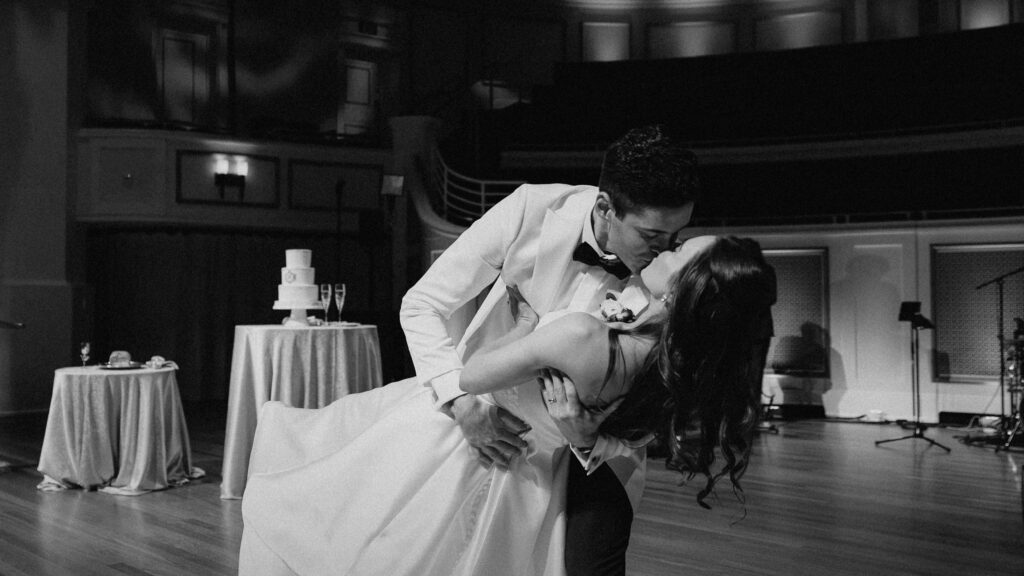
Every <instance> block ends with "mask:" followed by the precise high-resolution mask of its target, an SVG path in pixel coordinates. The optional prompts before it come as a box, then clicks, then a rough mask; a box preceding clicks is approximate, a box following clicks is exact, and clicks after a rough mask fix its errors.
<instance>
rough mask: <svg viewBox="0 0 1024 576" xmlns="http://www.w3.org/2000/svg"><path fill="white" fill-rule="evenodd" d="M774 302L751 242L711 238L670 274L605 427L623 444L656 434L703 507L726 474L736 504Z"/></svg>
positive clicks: (771, 282) (768, 270) (769, 273)
mask: <svg viewBox="0 0 1024 576" xmlns="http://www.w3.org/2000/svg"><path fill="white" fill-rule="evenodd" d="M774 302H775V272H774V269H773V268H772V267H771V266H770V265H769V264H768V263H767V262H766V261H765V259H764V255H763V254H762V253H761V248H760V246H759V245H758V244H757V242H755V241H754V240H751V239H749V238H736V237H719V238H717V239H715V241H714V242H713V243H712V244H710V245H709V246H708V247H707V248H706V249H704V250H703V251H701V252H700V253H699V254H698V255H696V256H695V257H694V258H693V260H691V261H690V262H689V263H687V265H686V266H685V267H684V268H683V269H682V270H680V271H679V273H678V274H677V275H676V277H675V281H674V283H673V285H672V287H671V290H670V291H669V296H668V299H667V301H666V304H667V318H666V319H665V321H664V323H663V324H662V325H661V331H660V336H659V338H658V340H657V343H656V344H655V346H654V348H653V349H652V350H651V352H650V353H649V354H648V356H647V359H646V361H645V364H644V367H643V369H642V370H641V371H640V372H639V373H638V374H637V376H636V377H635V378H634V380H633V384H632V386H631V387H630V390H629V392H628V393H627V395H626V399H625V400H624V401H623V403H622V405H620V406H619V408H618V409H617V410H616V411H615V412H613V413H612V414H610V415H609V417H608V419H607V420H605V422H604V423H603V425H602V428H601V430H602V432H605V433H608V434H611V435H614V436H618V437H620V438H623V439H625V440H627V441H629V440H639V439H640V438H641V437H643V436H649V435H650V434H651V433H652V432H653V433H654V434H655V435H657V436H658V437H660V438H661V440H662V441H663V442H664V443H665V444H666V445H667V447H668V451H669V456H668V459H667V461H666V465H667V466H668V468H670V469H673V470H676V471H678V472H680V473H681V474H683V476H684V478H685V479H690V478H692V477H693V476H695V475H696V474H698V473H699V474H703V475H704V476H705V477H706V479H707V482H706V484H705V486H704V487H703V489H702V490H701V491H700V492H699V493H698V496H697V501H698V503H699V504H700V505H701V506H703V507H705V508H707V507H709V506H708V505H707V503H705V501H704V500H705V498H706V497H707V496H708V495H709V494H711V493H712V491H713V490H714V487H715V483H716V482H717V481H718V480H719V479H720V478H722V477H723V476H728V478H729V480H730V482H731V484H732V487H733V490H734V492H735V493H736V494H737V497H739V498H740V499H741V500H742V489H741V488H740V484H739V480H740V478H741V477H742V476H743V473H744V472H745V471H746V469H747V464H748V463H749V461H750V447H751V439H752V436H753V433H754V429H755V427H756V425H757V422H758V418H759V415H760V414H759V413H760V406H761V377H762V370H763V365H764V351H765V346H766V342H767V339H768V338H769V337H770V336H771V313H770V308H771V305H772V304H773V303H774ZM716 448H717V453H718V454H720V455H721V457H722V459H723V460H724V464H723V465H722V466H721V467H720V468H718V467H716V466H714V463H715V460H716ZM716 468H717V470H716Z"/></svg>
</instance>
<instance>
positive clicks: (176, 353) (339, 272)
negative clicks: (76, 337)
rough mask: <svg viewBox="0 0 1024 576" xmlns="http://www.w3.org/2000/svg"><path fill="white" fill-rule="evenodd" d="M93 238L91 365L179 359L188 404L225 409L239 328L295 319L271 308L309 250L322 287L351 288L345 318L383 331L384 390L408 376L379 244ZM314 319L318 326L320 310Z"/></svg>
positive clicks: (182, 236) (198, 236)
mask: <svg viewBox="0 0 1024 576" xmlns="http://www.w3.org/2000/svg"><path fill="white" fill-rule="evenodd" d="M88 238H89V245H88V270H87V282H88V283H89V285H90V286H91V288H92V291H93V293H94V295H95V296H94V311H93V312H94V314H93V318H94V326H93V329H92V335H91V339H92V342H93V361H97V362H103V361H105V360H106V358H107V356H108V355H109V354H110V352H111V351H112V350H127V351H128V352H130V353H131V354H132V357H133V359H139V360H146V359H149V358H150V357H151V356H153V355H160V356H163V357H165V358H167V359H168V360H174V361H175V362H177V363H178V365H179V367H180V370H179V372H178V384H179V387H180V390H181V395H182V399H183V400H184V401H185V402H203V403H206V402H221V403H222V402H224V401H226V400H227V396H228V378H229V375H230V370H231V353H232V347H233V342H234V330H235V326H236V325H240V324H279V323H280V322H281V320H282V319H283V318H284V317H285V316H287V315H288V314H289V312H288V311H281V310H274V309H273V304H274V301H275V300H276V299H277V286H278V284H280V282H281V268H282V267H283V266H284V256H285V250H287V249H289V248H309V249H311V250H312V251H313V266H314V267H315V268H316V269H317V270H316V278H317V281H318V282H339V281H341V282H346V283H347V285H348V297H347V298H346V303H345V310H344V318H345V319H346V320H355V321H360V322H366V323H373V324H377V326H378V331H379V333H380V336H381V346H382V350H383V351H384V352H383V355H384V358H383V362H384V364H385V372H386V374H385V381H386V382H387V381H390V380H391V379H397V378H398V377H402V376H404V374H402V373H400V372H403V371H404V370H403V368H404V366H405V362H404V358H403V356H402V350H404V339H401V337H400V334H396V333H395V332H396V331H398V332H400V330H397V328H398V326H397V318H398V311H397V310H391V309H390V307H391V306H390V301H391V282H390V280H389V278H387V277H386V276H385V275H386V274H387V270H388V266H387V265H386V264H385V262H386V260H387V254H386V253H382V252H381V250H380V246H381V243H380V242H367V241H366V240H360V239H359V238H358V237H348V238H342V239H341V241H338V239H337V238H336V237H335V236H333V235H326V234H324V235H295V234H285V233H280V234H273V233H271V234H253V233H242V232H232V231H189V230H184V231H183V230H157V231H153V230H138V229H128V230H124V229H120V230H118V229H98V230H92V231H90V232H89V235H88ZM339 247H340V250H339ZM339 252H340V254H339ZM309 314H311V315H316V316H318V317H320V316H321V315H322V311H320V310H310V311H309ZM331 314H332V319H334V316H333V315H334V314H335V312H334V311H333V310H332V311H331ZM396 339H397V340H399V342H397V343H396ZM396 347H397V349H396ZM406 354H407V353H406Z"/></svg>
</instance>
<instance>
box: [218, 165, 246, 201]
mask: <svg viewBox="0 0 1024 576" xmlns="http://www.w3.org/2000/svg"><path fill="white" fill-rule="evenodd" d="M248 175H249V162H248V161H246V159H245V157H244V156H236V157H235V160H234V162H230V161H229V160H228V159H227V158H217V162H216V164H214V167H213V183H214V185H216V186H217V190H218V191H219V192H220V197H221V199H223V198H224V189H225V188H226V187H228V186H232V187H235V188H238V198H239V200H244V199H245V177H246V176H248Z"/></svg>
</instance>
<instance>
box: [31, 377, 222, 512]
mask: <svg viewBox="0 0 1024 576" xmlns="http://www.w3.org/2000/svg"><path fill="white" fill-rule="evenodd" d="M38 470H39V472H41V473H42V474H43V476H44V481H43V482H42V483H41V484H40V485H39V489H41V490H59V489H62V488H70V487H74V486H81V487H83V488H88V489H92V488H99V489H100V490H102V491H104V492H110V493H114V494H121V495H138V494H145V493H146V492H149V491H151V490H161V489H164V488H168V487H170V486H175V485H179V484H182V483H185V482H187V481H188V480H189V478H195V477H199V476H202V475H203V471H202V470H200V469H198V468H194V467H193V466H192V452H191V448H190V445H189V436H188V427H187V425H186V423H185V412H184V410H183V409H182V405H181V397H180V395H179V393H178V382H177V379H176V378H175V369H174V368H173V367H166V368H156V369H152V368H140V369H131V370H106V369H102V368H100V367H98V366H88V367H74V368H60V369H58V370H56V371H55V372H54V379H53V396H52V398H51V400H50V413H49V416H48V418H47V421H46V434H45V436H44V438H43V448H42V451H41V454H40V456H39V467H38Z"/></svg>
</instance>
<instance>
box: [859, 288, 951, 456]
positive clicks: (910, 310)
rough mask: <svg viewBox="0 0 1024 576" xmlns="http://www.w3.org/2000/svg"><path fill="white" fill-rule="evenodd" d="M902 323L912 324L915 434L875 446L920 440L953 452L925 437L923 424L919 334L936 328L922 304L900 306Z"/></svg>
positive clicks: (877, 443)
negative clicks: (922, 309)
mask: <svg viewBox="0 0 1024 576" xmlns="http://www.w3.org/2000/svg"><path fill="white" fill-rule="evenodd" d="M899 319H900V321H901V322H910V360H911V366H910V383H911V392H912V394H913V396H914V433H913V434H910V435H909V436H903V437H902V438H890V439H888V440H877V441H875V446H879V445H881V444H885V443H887V442H896V441H899V440H910V439H911V438H920V439H921V440H924V441H926V442H928V443H929V444H931V445H932V446H938V447H939V448H942V449H943V450H945V451H946V452H951V450H950V449H949V448H948V447H947V446H944V445H943V444H940V443H938V442H936V441H935V440H932V439H931V438H929V437H927V436H925V435H924V431H925V430H926V429H927V428H928V426H926V425H924V424H922V423H921V368H920V366H919V365H918V361H917V358H918V350H919V343H918V332H920V331H921V330H927V329H931V328H934V327H935V325H934V324H932V323H931V321H930V320H928V319H927V318H925V317H924V316H922V315H921V303H920V302H903V303H902V304H900V316H899Z"/></svg>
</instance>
